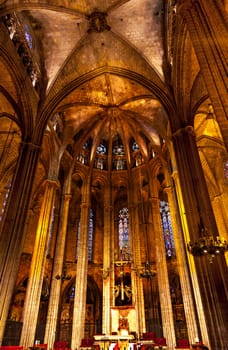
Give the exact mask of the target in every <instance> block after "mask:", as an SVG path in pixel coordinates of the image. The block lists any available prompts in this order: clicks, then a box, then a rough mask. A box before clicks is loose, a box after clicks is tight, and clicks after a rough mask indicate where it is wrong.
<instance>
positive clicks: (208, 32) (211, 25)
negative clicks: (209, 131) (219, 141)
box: [177, 0, 228, 150]
mask: <svg viewBox="0 0 228 350" xmlns="http://www.w3.org/2000/svg"><path fill="white" fill-rule="evenodd" d="M177 12H178V13H180V15H181V16H182V17H183V19H184V21H185V22H186V25H187V28H188V31H189V34H190V37H191V39H192V44H193V46H194V49H195V53H196V56H197V59H198V62H199V65H200V71H201V72H202V75H203V78H204V83H205V86H206V88H207V91H208V94H209V96H210V99H211V102H212V104H213V107H214V111H215V114H216V117H217V121H218V124H219V126H220V129H221V133H222V136H223V140H224V143H225V145H226V149H227V150H228V126H227V125H228V123H227V119H228V99H227V91H228V80H227V68H228V66H227V57H228V32H227V26H228V22H227V13H226V11H225V8H224V4H223V2H222V1H221V0H217V1H208V0H201V1H198V0H179V1H178V6H177Z"/></svg>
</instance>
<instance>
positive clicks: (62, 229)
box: [44, 189, 71, 349]
mask: <svg viewBox="0 0 228 350" xmlns="http://www.w3.org/2000/svg"><path fill="white" fill-rule="evenodd" d="M67 192H68V189H67V190H66V193H64V194H63V196H62V202H61V210H60V222H59V230H58V237H57V242H56V249H55V257H54V267H53V272H52V281H51V291H50V297H49V304H48V314H47V321H46V329H45V337H44V343H45V344H48V348H49V349H53V347H54V342H55V333H56V326H57V320H58V312H59V304H60V293H61V285H62V280H61V278H60V279H56V276H57V275H59V276H61V274H62V270H63V263H64V252H65V242H66V234H67V219H68V212H69V204H70V199H71V195H70V194H69V193H67Z"/></svg>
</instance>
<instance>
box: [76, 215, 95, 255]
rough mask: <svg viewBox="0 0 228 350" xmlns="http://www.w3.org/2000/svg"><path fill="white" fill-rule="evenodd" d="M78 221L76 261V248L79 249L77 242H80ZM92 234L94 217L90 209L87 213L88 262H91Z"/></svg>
mask: <svg viewBox="0 0 228 350" xmlns="http://www.w3.org/2000/svg"><path fill="white" fill-rule="evenodd" d="M80 227H81V225H80V221H79V224H78V239H77V246H76V260H77V259H78V248H79V242H80ZM93 232H94V215H93V210H92V209H90V211H89V226H88V261H92V257H93Z"/></svg>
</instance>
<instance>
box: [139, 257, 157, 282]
mask: <svg viewBox="0 0 228 350" xmlns="http://www.w3.org/2000/svg"><path fill="white" fill-rule="evenodd" d="M155 275H156V272H155V271H153V270H151V268H150V262H149V261H146V262H145V264H144V266H143V268H142V269H140V271H139V276H140V277H142V278H152V277H154V276H155Z"/></svg>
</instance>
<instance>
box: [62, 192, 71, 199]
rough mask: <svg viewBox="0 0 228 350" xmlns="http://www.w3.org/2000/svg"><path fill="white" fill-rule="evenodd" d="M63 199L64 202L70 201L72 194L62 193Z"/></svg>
mask: <svg viewBox="0 0 228 350" xmlns="http://www.w3.org/2000/svg"><path fill="white" fill-rule="evenodd" d="M63 198H64V199H65V200H70V199H71V198H72V194H71V193H63Z"/></svg>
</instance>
